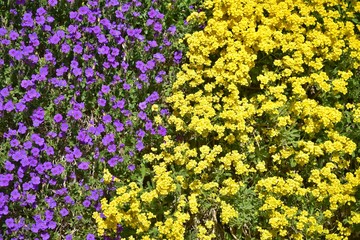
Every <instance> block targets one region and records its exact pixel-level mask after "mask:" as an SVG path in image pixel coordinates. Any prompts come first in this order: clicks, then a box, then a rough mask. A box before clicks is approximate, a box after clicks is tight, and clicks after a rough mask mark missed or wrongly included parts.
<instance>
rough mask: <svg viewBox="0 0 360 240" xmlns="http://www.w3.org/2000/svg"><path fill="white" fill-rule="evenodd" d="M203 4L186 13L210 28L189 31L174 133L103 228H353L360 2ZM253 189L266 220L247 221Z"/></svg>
mask: <svg viewBox="0 0 360 240" xmlns="http://www.w3.org/2000/svg"><path fill="white" fill-rule="evenodd" d="M203 7H204V9H206V11H205V12H200V13H193V14H192V15H190V16H189V18H188V21H190V22H191V21H195V22H200V23H206V24H205V25H206V26H205V28H204V29H203V30H200V31H197V32H194V33H192V34H187V35H186V36H185V38H184V42H186V44H187V45H188V52H187V53H186V56H187V58H188V62H187V63H186V64H184V65H183V66H182V68H181V71H180V72H179V73H178V74H177V76H176V81H175V83H174V84H173V86H172V95H171V96H170V97H169V98H168V99H167V102H168V103H169V104H171V106H172V109H173V113H174V114H173V115H172V116H170V117H169V118H168V119H167V124H169V125H172V126H174V129H175V133H174V135H172V136H165V138H164V143H163V144H161V145H160V146H159V148H158V149H159V152H157V153H149V154H146V155H145V156H144V157H143V159H144V161H147V163H149V164H150V165H151V170H152V172H151V174H152V180H151V183H152V184H151V187H149V188H148V187H147V188H144V189H142V188H140V187H139V186H138V185H136V184H135V183H131V184H130V185H129V186H124V187H121V188H119V189H118V191H117V196H116V197H115V198H113V199H112V200H111V201H110V202H107V201H106V200H103V203H102V209H103V212H104V215H105V218H101V217H100V215H98V214H94V218H95V219H96V221H97V224H98V229H99V234H100V235H101V234H103V233H104V231H105V230H108V229H109V230H115V226H116V224H118V223H120V224H122V225H123V226H124V227H125V228H130V229H134V230H136V234H137V236H143V237H145V236H148V235H147V234H149V232H151V234H152V235H151V236H152V237H154V238H156V239H179V240H180V239H185V237H186V236H189V234H196V237H194V238H197V239H220V238H221V236H223V235H222V234H221V233H219V231H221V229H230V230H228V234H230V235H233V236H235V235H237V237H239V238H241V237H243V238H246V235H247V234H248V236H247V237H249V236H250V235H252V236H256V237H255V238H256V239H348V238H350V237H353V236H355V235H352V234H355V233H354V232H353V231H354V229H355V227H356V224H359V223H360V209H359V205H358V204H357V200H359V199H357V198H358V188H359V186H360V168H359V164H358V163H359V162H360V161H359V159H360V158H356V157H357V156H356V154H357V152H356V148H357V143H356V141H355V140H354V139H352V138H351V137H349V136H348V134H347V133H345V131H344V129H343V128H342V125H343V123H344V111H345V110H346V108H348V109H351V111H352V116H353V122H354V123H357V122H360V103H353V104H352V106H351V107H350V105H346V103H344V102H342V101H343V99H346V98H344V96H346V95H347V94H348V92H349V91H351V89H348V82H349V80H350V79H351V78H352V77H354V74H355V72H356V69H357V68H358V67H359V66H360V38H359V34H358V32H359V31H360V29H359V26H357V25H355V24H354V23H353V22H352V21H351V19H353V18H354V16H355V14H359V13H360V4H359V3H358V2H357V1H355V0H353V1H351V0H348V1H342V0H284V1H279V0H267V1H264V0H205V1H204V3H203ZM206 13H209V14H208V15H207V14H206ZM345 60H346V61H345ZM347 60H349V61H347ZM340 61H345V62H346V63H347V64H343V65H341V64H339V62H340ZM344 65H346V66H344ZM345 106H346V108H345ZM153 111H157V107H156V106H154V107H153ZM159 121H160V120H159ZM176 136H182V137H183V138H182V140H179V138H177V137H176ZM104 179H105V177H104ZM107 179H109V178H108V177H107ZM106 181H108V180H106ZM253 189H255V190H254V191H255V193H256V194H257V195H256V196H257V197H256V199H250V200H251V201H253V202H252V203H254V204H255V203H256V204H257V206H259V207H258V208H257V209H255V210H254V212H256V214H259V215H261V216H262V218H260V219H262V220H261V221H257V220H256V221H255V220H254V222H257V226H255V225H251V224H250V223H249V222H246V221H250V220H249V218H251V217H253V216H252V213H247V212H246V211H245V210H246V207H243V206H242V205H241V203H242V202H241V201H243V200H240V199H242V197H243V196H242V195H243V194H245V192H246V191H252V190H253ZM250 200H249V201H250ZM256 204H255V205H256ZM244 209H245V210H244ZM249 216H251V217H249ZM254 216H257V215H254ZM244 219H246V221H244ZM249 226H250V227H252V230H251V231H253V232H252V233H251V234H249ZM234 229H237V230H234ZM191 236H193V235H191ZM144 239H145V238H144Z"/></svg>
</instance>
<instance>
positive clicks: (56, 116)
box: [54, 113, 63, 123]
mask: <svg viewBox="0 0 360 240" xmlns="http://www.w3.org/2000/svg"><path fill="white" fill-rule="evenodd" d="M62 120H63V116H62V115H61V114H60V113H58V114H56V115H55V116H54V121H55V122H56V123H59V122H61V121H62Z"/></svg>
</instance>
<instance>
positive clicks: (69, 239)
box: [65, 234, 73, 240]
mask: <svg viewBox="0 0 360 240" xmlns="http://www.w3.org/2000/svg"><path fill="white" fill-rule="evenodd" d="M72 239H73V238H72V235H71V234H68V235H66V236H65V240H72Z"/></svg>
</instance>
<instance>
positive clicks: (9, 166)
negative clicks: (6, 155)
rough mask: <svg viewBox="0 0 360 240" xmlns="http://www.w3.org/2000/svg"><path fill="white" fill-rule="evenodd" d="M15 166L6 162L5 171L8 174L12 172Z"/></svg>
mask: <svg viewBox="0 0 360 240" xmlns="http://www.w3.org/2000/svg"><path fill="white" fill-rule="evenodd" d="M14 168H15V165H14V164H12V163H11V162H10V161H6V162H5V169H6V170H7V171H9V172H11V171H12V170H14Z"/></svg>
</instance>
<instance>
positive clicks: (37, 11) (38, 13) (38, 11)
mask: <svg viewBox="0 0 360 240" xmlns="http://www.w3.org/2000/svg"><path fill="white" fill-rule="evenodd" d="M36 13H37V15H39V16H41V15H45V13H46V10H45V9H44V8H43V7H40V8H38V9H37V10H36Z"/></svg>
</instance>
